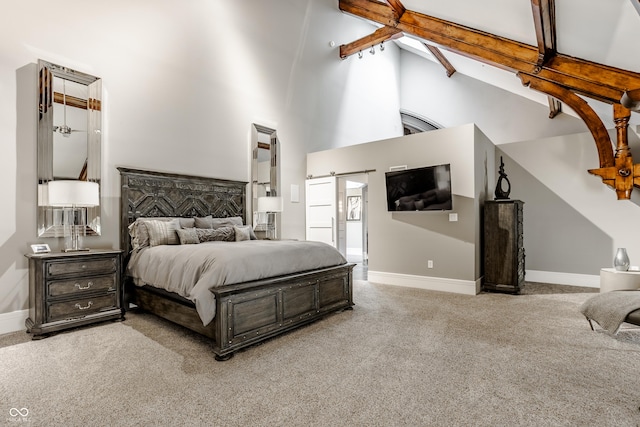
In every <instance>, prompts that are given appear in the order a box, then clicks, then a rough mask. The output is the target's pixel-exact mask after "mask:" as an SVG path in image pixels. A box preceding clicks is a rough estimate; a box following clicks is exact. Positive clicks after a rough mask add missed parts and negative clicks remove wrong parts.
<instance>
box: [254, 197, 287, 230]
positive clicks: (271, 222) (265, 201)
mask: <svg viewBox="0 0 640 427" xmlns="http://www.w3.org/2000/svg"><path fill="white" fill-rule="evenodd" d="M258 212H266V214H267V234H266V238H267V239H269V240H275V239H277V238H278V232H277V229H276V213H278V212H282V197H278V196H264V197H258Z"/></svg>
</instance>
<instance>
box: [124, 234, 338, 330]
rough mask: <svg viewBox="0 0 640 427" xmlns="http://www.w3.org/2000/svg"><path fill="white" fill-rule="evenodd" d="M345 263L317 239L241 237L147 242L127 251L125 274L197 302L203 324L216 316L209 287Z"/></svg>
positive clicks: (135, 280)
mask: <svg viewBox="0 0 640 427" xmlns="http://www.w3.org/2000/svg"><path fill="white" fill-rule="evenodd" d="M344 263H346V260H345V259H344V257H343V256H342V255H341V254H340V252H338V251H337V250H336V249H335V248H334V247H332V246H329V245H327V244H326V243H320V242H309V241H293V240H279V241H274V240H245V241H240V242H206V243H200V244H197V245H162V246H154V247H146V248H144V249H141V250H139V251H137V252H134V253H133V254H132V255H131V259H130V261H129V263H128V265H127V275H129V276H131V277H132V278H133V280H134V283H135V284H136V285H138V286H143V285H145V284H149V285H153V286H155V287H158V288H162V289H165V290H167V291H170V292H175V293H177V294H178V295H181V296H182V297H184V298H187V299H188V300H190V301H193V302H194V303H195V305H196V310H197V311H198V314H199V316H200V319H202V323H203V325H205V326H206V325H208V324H209V323H210V322H211V321H212V320H213V318H214V316H215V311H216V306H215V297H214V295H213V294H212V293H211V292H209V289H211V288H214V287H219V286H224V285H231V284H236V283H243V282H248V281H252V280H259V279H265V278H269V277H275V276H281V275H285V274H291V273H296V272H302V271H308V270H314V269H318V268H323V267H331V266H335V265H340V264H344Z"/></svg>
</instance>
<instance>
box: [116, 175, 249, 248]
mask: <svg viewBox="0 0 640 427" xmlns="http://www.w3.org/2000/svg"><path fill="white" fill-rule="evenodd" d="M118 170H119V171H120V249H122V250H124V251H125V255H127V254H129V251H130V250H131V248H130V240H129V230H128V227H129V225H130V224H131V223H133V222H134V221H135V220H136V219H137V218H139V217H185V218H190V217H196V216H198V217H201V216H207V215H211V216H213V217H215V218H224V217H229V216H240V217H242V219H243V221H244V223H245V224H246V223H247V212H246V200H247V197H246V191H247V182H243V181H231V180H227V179H218V178H205V177H201V176H191V175H180V174H175V173H164V172H155V171H145V170H138V169H128V168H122V167H119V168H118Z"/></svg>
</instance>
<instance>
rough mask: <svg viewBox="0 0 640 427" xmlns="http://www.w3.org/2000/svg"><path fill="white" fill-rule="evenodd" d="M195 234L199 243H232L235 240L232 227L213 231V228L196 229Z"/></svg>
mask: <svg viewBox="0 0 640 427" xmlns="http://www.w3.org/2000/svg"><path fill="white" fill-rule="evenodd" d="M196 233H197V234H198V240H199V241H200V242H214V241H221V242H234V241H235V240H236V233H235V231H234V230H233V227H220V228H218V229H215V230H214V229H213V228H196Z"/></svg>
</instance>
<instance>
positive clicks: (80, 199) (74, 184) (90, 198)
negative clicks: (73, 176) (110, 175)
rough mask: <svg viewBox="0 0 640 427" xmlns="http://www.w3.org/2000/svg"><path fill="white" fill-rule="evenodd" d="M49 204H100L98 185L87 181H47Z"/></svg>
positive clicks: (81, 205)
mask: <svg viewBox="0 0 640 427" xmlns="http://www.w3.org/2000/svg"><path fill="white" fill-rule="evenodd" d="M48 187H49V191H48V196H49V197H48V198H49V202H48V203H49V206H79V207H91V206H98V205H99V204H100V186H99V185H98V183H97V182H89V181H49V183H48Z"/></svg>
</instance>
